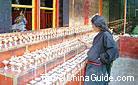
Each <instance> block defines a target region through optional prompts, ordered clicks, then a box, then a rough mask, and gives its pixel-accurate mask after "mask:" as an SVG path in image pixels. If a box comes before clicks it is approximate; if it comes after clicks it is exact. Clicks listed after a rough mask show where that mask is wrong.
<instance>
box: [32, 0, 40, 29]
mask: <svg viewBox="0 0 138 85" xmlns="http://www.w3.org/2000/svg"><path fill="white" fill-rule="evenodd" d="M32 5H33V9H32V30H39V29H40V0H32Z"/></svg>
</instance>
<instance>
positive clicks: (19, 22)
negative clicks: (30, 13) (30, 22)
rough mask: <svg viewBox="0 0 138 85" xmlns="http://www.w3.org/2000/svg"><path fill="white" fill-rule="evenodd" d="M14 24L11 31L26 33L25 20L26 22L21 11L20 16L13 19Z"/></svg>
mask: <svg viewBox="0 0 138 85" xmlns="http://www.w3.org/2000/svg"><path fill="white" fill-rule="evenodd" d="M14 23H15V24H14V25H13V26H12V29H13V30H17V31H19V32H24V31H26V24H27V20H26V18H25V16H24V14H23V13H22V11H21V13H20V15H19V16H18V17H17V18H16V19H15V21H14Z"/></svg>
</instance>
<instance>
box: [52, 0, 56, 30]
mask: <svg viewBox="0 0 138 85" xmlns="http://www.w3.org/2000/svg"><path fill="white" fill-rule="evenodd" d="M55 27H56V0H53V28H55Z"/></svg>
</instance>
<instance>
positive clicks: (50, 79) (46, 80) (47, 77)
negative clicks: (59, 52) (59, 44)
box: [27, 50, 88, 85]
mask: <svg viewBox="0 0 138 85" xmlns="http://www.w3.org/2000/svg"><path fill="white" fill-rule="evenodd" d="M87 51H88V50H85V51H84V52H82V53H80V54H78V55H76V56H75V57H74V58H72V59H70V60H68V61H66V62H64V63H63V64H61V65H59V66H57V67H55V68H54V69H52V70H50V71H49V72H47V73H45V74H41V76H40V77H36V78H35V79H34V80H31V81H30V82H29V83H28V84H27V85H64V84H66V83H67V82H68V81H69V80H71V79H72V77H73V76H75V75H76V74H77V73H78V72H80V70H81V68H83V67H84V66H85V60H86V58H87Z"/></svg>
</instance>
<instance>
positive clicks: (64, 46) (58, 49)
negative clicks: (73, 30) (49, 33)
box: [3, 39, 84, 72]
mask: <svg viewBox="0 0 138 85" xmlns="http://www.w3.org/2000/svg"><path fill="white" fill-rule="evenodd" d="M83 45H84V44H83V43H81V42H79V41H78V40H77V39H74V40H71V41H65V42H63V43H60V44H57V45H53V46H49V47H47V48H43V49H41V50H36V51H35V52H31V53H25V54H24V55H22V56H18V57H17V56H12V57H11V58H10V59H8V60H4V61H3V63H4V65H5V67H4V69H5V70H7V69H10V70H11V71H16V72H21V71H24V70H26V69H27V68H35V67H37V66H38V65H40V64H42V63H45V62H47V61H52V60H54V59H56V58H60V57H64V56H65V55H66V54H67V53H69V52H71V51H73V50H77V49H79V48H80V47H82V46H83Z"/></svg>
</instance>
